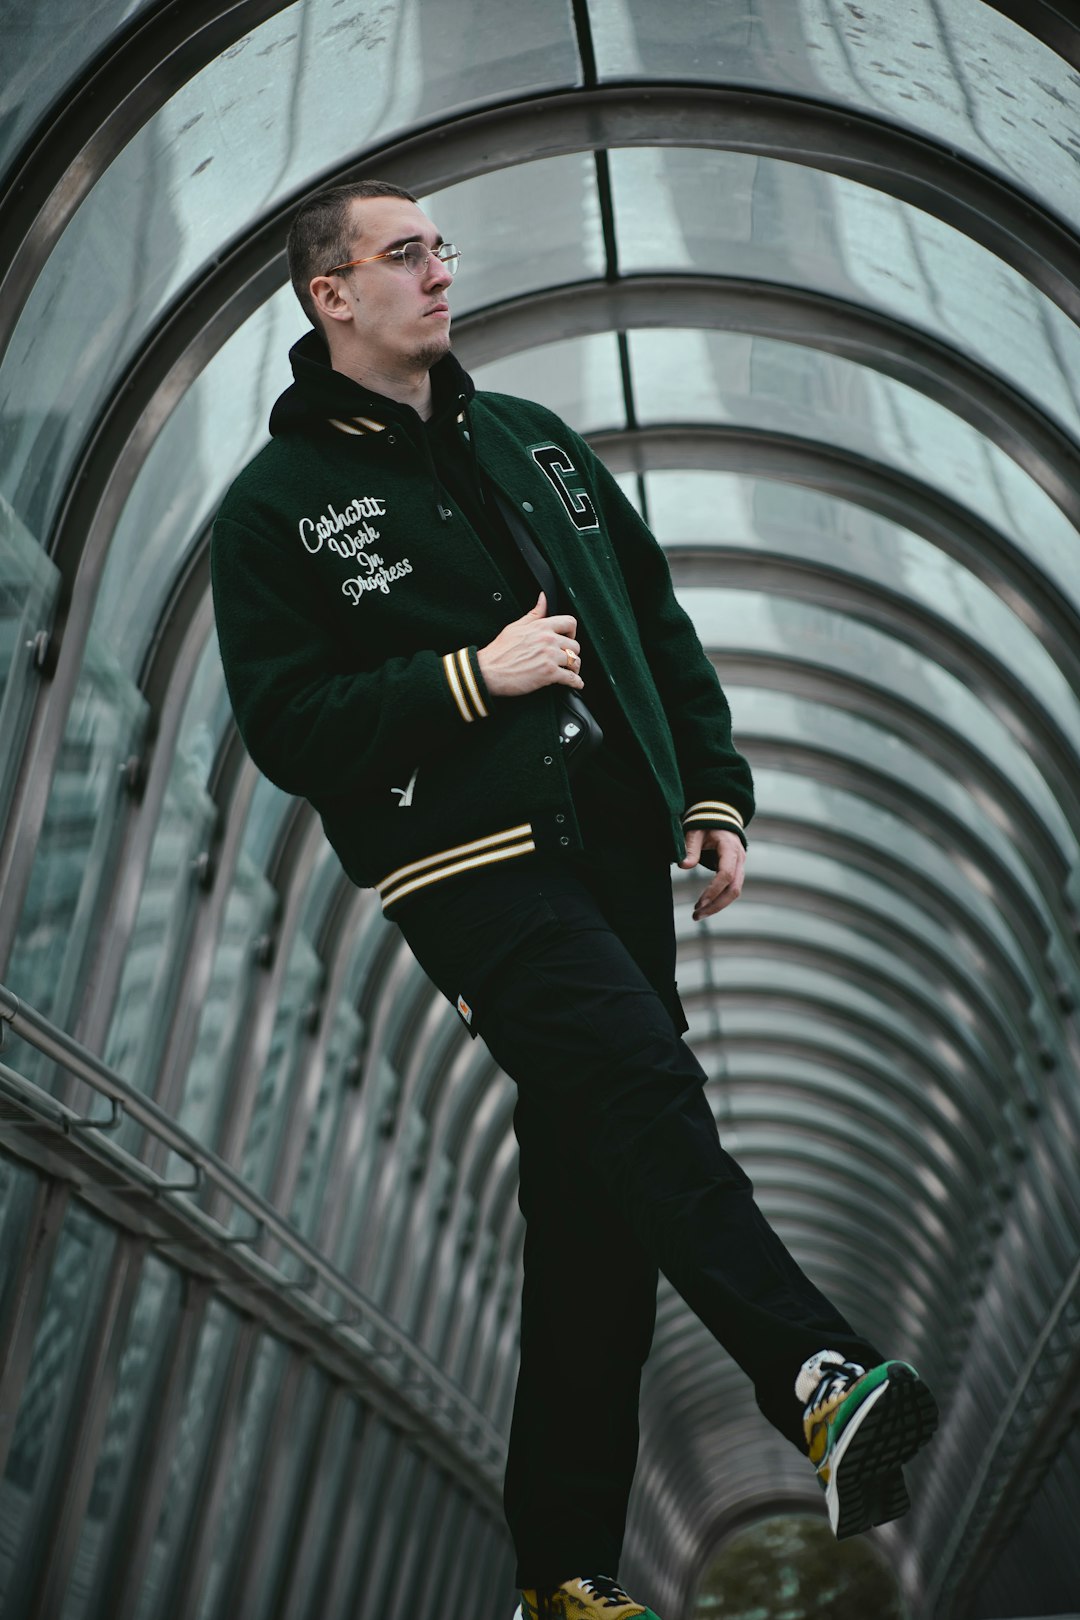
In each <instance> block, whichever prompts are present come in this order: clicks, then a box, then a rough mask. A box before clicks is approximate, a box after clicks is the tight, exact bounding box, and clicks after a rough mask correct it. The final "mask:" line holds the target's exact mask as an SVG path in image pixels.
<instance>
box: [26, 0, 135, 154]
mask: <svg viewBox="0 0 1080 1620" xmlns="http://www.w3.org/2000/svg"><path fill="white" fill-rule="evenodd" d="M150 4H151V0H81V3H80V5H79V13H78V27H72V13H71V4H70V0H5V4H4V6H3V9H2V10H0V62H3V63H4V74H3V77H2V78H0V170H3V169H6V168H7V166H8V164H9V163H11V162H12V161H13V160H14V157H15V154H16V152H17V151H18V148H19V145H20V143H21V142H22V141H24V140H25V139H26V138H27V136H28V135H29V134H30V131H31V129H32V127H33V125H34V124H35V122H36V121H37V120H38V119H39V118H41V116H42V114H43V113H44V112H45V111H46V109H47V108H49V107H50V106H51V105H53V104H54V103H55V102H56V101H57V100H58V99H59V97H60V96H61V94H62V92H63V90H64V89H65V87H66V86H67V85H69V84H70V83H71V81H72V80H73V79H75V78H77V77H78V75H79V74H80V73H81V72H82V71H83V69H84V67H85V66H86V65H87V63H88V62H89V61H90V60H91V58H92V57H94V56H95V55H96V54H97V52H98V51H99V50H100V49H101V47H102V46H104V45H106V44H107V43H108V41H109V40H110V39H111V38H112V36H113V35H114V34H116V33H118V32H119V30H120V28H121V27H122V25H123V24H124V23H125V22H127V21H128V19H129V18H130V17H133V16H135V15H137V13H138V12H140V11H143V10H146V9H148V8H149V6H150Z"/></svg>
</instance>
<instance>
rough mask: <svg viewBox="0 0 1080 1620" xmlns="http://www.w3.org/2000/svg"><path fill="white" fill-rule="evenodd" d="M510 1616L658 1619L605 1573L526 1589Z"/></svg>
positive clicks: (544, 1619) (532, 1618)
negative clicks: (549, 1587)
mask: <svg viewBox="0 0 1080 1620" xmlns="http://www.w3.org/2000/svg"><path fill="white" fill-rule="evenodd" d="M514 1620H660V1617H659V1616H658V1615H656V1614H654V1613H653V1611H652V1610H651V1609H647V1608H645V1606H644V1604H641V1603H635V1602H634V1600H633V1598H630V1597H628V1596H627V1595H626V1593H625V1592H624V1591H623V1589H622V1587H621V1586H620V1585H619V1583H618V1581H613V1580H610V1579H609V1577H608V1576H606V1575H583V1576H578V1577H576V1578H575V1579H574V1580H572V1581H563V1583H562V1585H561V1586H557V1587H556V1588H555V1590H554V1591H553V1592H534V1591H529V1590H526V1591H524V1592H522V1594H521V1606H520V1608H519V1609H518V1611H517V1613H516V1614H515V1616H514Z"/></svg>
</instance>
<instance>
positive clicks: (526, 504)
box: [521, 501, 533, 512]
mask: <svg viewBox="0 0 1080 1620" xmlns="http://www.w3.org/2000/svg"><path fill="white" fill-rule="evenodd" d="M532 509H533V504H532V501H522V503H521V510H522V511H523V512H531V511H532Z"/></svg>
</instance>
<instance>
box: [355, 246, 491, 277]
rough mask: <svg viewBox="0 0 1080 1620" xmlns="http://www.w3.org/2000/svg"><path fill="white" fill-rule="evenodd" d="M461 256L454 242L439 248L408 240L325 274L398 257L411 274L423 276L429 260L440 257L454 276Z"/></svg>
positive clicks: (441, 262) (439, 259)
mask: <svg viewBox="0 0 1080 1620" xmlns="http://www.w3.org/2000/svg"><path fill="white" fill-rule="evenodd" d="M460 258H461V254H460V252H459V251H458V249H457V248H456V247H455V246H454V244H453V242H443V243H441V244H440V245H439V246H438V247H437V248H429V247H427V246H425V244H424V243H423V242H406V244H405V246H404V247H399V248H391V249H390V251H389V253H370V254H369V255H368V257H367V258H366V259H350V260H349V261H348V263H347V264H335V266H334V268H333V269H332V270H327V271H324V274H325V275H328V276H336V275H337V273H338V271H339V270H354V269H355V268H356V266H357V265H358V264H374V263H375V260H376V259H398V260H399V261H400V262H401V263H402V264H403V265H404V266H405V268H406V270H407V271H408V272H409V274H410V275H411V276H422V275H423V274H424V272H425V270H426V269H427V267H428V260H429V259H438V261H439V263H440V264H444V265H445V266H446V268H447V269H448V270H449V272H450V274H451V275H452V276H456V275H457V267H458V261H459V260H460Z"/></svg>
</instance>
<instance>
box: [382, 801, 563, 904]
mask: <svg viewBox="0 0 1080 1620" xmlns="http://www.w3.org/2000/svg"><path fill="white" fill-rule="evenodd" d="M535 848H536V844H535V843H534V841H533V838H532V822H531V821H523V822H522V823H521V824H520V825H519V826H517V827H507V828H506V829H505V831H504V832H498V833H490V834H489V835H488V836H487V837H486V838H474V839H473V840H472V841H471V842H470V843H468V844H454V845H453V846H452V847H451V848H450V849H441V850H439V851H438V852H437V853H436V854H434V855H425V856H424V857H423V859H422V860H419V861H410V863H409V864H408V866H399V867H398V868H397V870H396V871H395V872H389V873H387V875H386V877H384V878H383V879H382V881H381V882H380V883H376V885H375V889H376V892H377V893H378V895H379V896H380V898H381V900H382V904H383V908H384V909H385V908H386V907H387V906H389V905H392V904H393V902H394V901H395V900H400V899H401V898H402V896H403V895H406V894H411V893H412V892H413V890H414V889H422V888H424V887H425V886H426V885H427V884H429V883H438V882H440V881H441V880H442V879H443V878H446V877H452V876H453V875H454V873H455V872H468V871H470V870H471V869H472V868H473V867H476V866H488V865H490V863H491V862H492V861H505V860H509V859H510V857H511V856H513V855H527V854H528V853H529V852H530V851H531V850H534V849H535Z"/></svg>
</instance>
